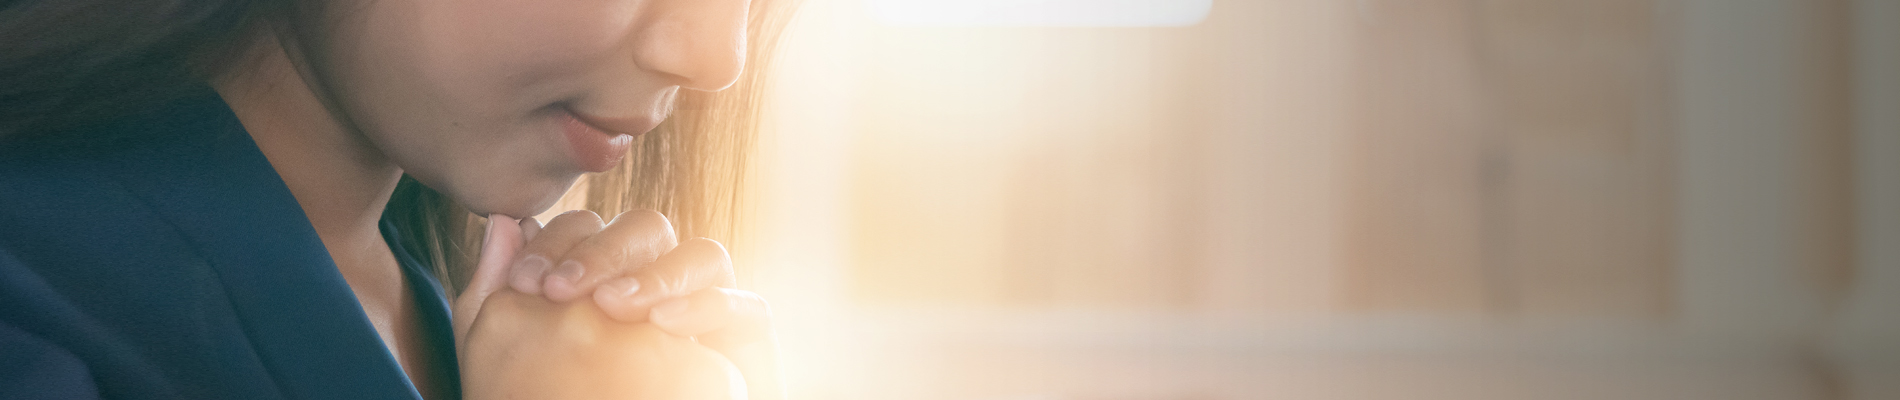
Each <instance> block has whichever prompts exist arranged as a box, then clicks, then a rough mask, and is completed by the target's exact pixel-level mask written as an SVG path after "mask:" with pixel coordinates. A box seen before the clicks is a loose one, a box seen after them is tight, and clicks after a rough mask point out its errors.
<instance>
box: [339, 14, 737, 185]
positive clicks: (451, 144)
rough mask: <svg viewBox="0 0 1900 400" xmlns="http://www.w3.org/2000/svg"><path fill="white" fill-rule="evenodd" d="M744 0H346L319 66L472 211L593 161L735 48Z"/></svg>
mask: <svg viewBox="0 0 1900 400" xmlns="http://www.w3.org/2000/svg"><path fill="white" fill-rule="evenodd" d="M747 6H748V5H747V0H342V1H338V2H335V3H332V4H329V5H327V7H328V8H327V10H326V12H327V13H329V17H328V20H327V22H328V23H329V24H328V25H326V26H325V27H324V31H325V32H326V34H325V35H324V37H322V38H321V39H319V40H321V42H320V43H312V44H314V45H315V46H305V48H309V49H313V50H312V52H313V53H315V54H312V55H313V56H314V57H312V58H310V59H311V60H314V63H315V64H314V65H313V67H314V68H313V69H314V71H315V73H316V75H317V78H318V80H319V81H320V82H321V83H322V84H323V85H324V86H326V87H325V88H324V89H326V90H327V91H328V93H331V94H332V96H334V101H335V102H336V103H337V105H338V106H339V107H340V108H342V110H341V111H342V112H343V114H344V117H345V118H347V119H348V121H347V122H348V123H350V124H353V125H354V126H355V127H356V128H358V129H359V130H361V132H362V133H363V134H364V135H365V136H367V137H368V139H369V140H370V141H371V142H372V143H374V144H375V145H376V146H377V147H378V148H379V149H380V150H382V151H383V153H384V154H385V155H387V156H388V157H389V158H390V159H391V160H393V161H394V162H395V163H396V164H397V165H398V166H400V167H402V168H403V170H404V171H405V172H406V173H408V174H410V175H412V176H415V177H416V178H417V179H419V180H421V181H422V182H423V183H425V184H427V185H429V186H430V187H431V188H434V189H436V190H438V191H441V192H443V193H444V194H447V195H448V196H450V197H452V198H454V199H455V200H456V201H457V202H459V203H461V204H463V205H465V206H467V207H469V208H470V209H471V210H473V211H475V212H476V213H480V214H487V213H501V214H505V215H510V216H515V217H524V216H530V215H533V214H536V213H538V212H540V211H541V210H543V209H546V208H547V207H548V206H549V205H551V204H553V203H554V202H555V201H556V200H558V199H559V198H560V196H561V194H562V193H563V192H565V191H566V190H567V188H568V187H569V186H570V185H572V184H573V182H574V179H575V178H577V177H579V175H580V174H581V173H582V172H586V171H602V170H606V169H608V168H610V167H612V166H614V165H616V164H617V163H618V162H619V160H620V158H621V157H623V156H624V155H625V154H626V153H627V149H628V147H629V146H630V145H631V143H632V141H633V136H634V135H639V134H642V133H645V132H647V131H648V130H651V129H653V127H654V126H655V125H658V124H659V123H660V121H661V120H663V119H665V118H666V116H667V113H668V112H669V111H670V108H671V106H672V103H673V98H674V94H675V93H676V92H677V91H679V90H680V89H682V88H684V89H689V90H708V91H710V90H719V89H722V88H725V87H726V86H728V85H731V84H732V82H733V81H734V80H736V79H737V77H738V75H739V70H740V68H741V67H742V65H743V64H744V61H745V60H744V57H745V56H744V55H745V26H746V13H747Z"/></svg>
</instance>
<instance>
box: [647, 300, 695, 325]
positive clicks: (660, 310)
mask: <svg viewBox="0 0 1900 400" xmlns="http://www.w3.org/2000/svg"><path fill="white" fill-rule="evenodd" d="M689 305H690V304H687V300H686V299H685V298H678V299H673V300H669V301H667V302H665V303H661V304H660V306H658V307H653V316H652V317H651V318H652V319H653V320H654V321H655V322H660V321H672V320H673V319H674V318H678V317H681V316H683V314H684V313H685V312H686V309H687V308H688V306H689Z"/></svg>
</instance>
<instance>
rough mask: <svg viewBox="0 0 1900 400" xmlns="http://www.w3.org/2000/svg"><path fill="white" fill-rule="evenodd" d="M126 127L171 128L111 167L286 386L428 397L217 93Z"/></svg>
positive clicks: (336, 394)
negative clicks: (209, 276) (180, 243)
mask: <svg viewBox="0 0 1900 400" xmlns="http://www.w3.org/2000/svg"><path fill="white" fill-rule="evenodd" d="M127 129H139V130H142V131H144V132H146V134H147V135H150V136H165V137H166V139H165V140H163V142H162V143H155V144H152V145H147V146H138V147H135V148H133V149H130V150H127V155H128V156H127V157H122V158H120V160H123V163H122V164H119V165H117V166H115V167H116V168H111V169H114V170H116V172H118V174H117V177H118V178H119V180H120V181H121V182H122V183H123V184H124V185H125V186H126V187H127V188H128V189H129V190H130V191H131V192H132V193H134V194H135V195H137V196H139V197H141V198H142V199H144V200H145V201H146V202H148V204H149V205H150V206H151V207H152V209H153V210H154V211H155V212H156V213H158V214H159V215H161V216H162V217H163V218H165V219H166V220H168V221H169V222H171V223H172V224H173V225H174V226H176V227H177V229H178V230H179V231H180V232H181V233H183V235H184V236H185V237H187V238H188V239H189V240H191V241H192V242H193V243H194V244H195V245H196V247H197V250H198V251H199V252H200V255H201V256H203V257H204V258H205V259H206V260H207V261H208V262H209V263H210V264H211V265H212V268H213V269H214V270H215V271H216V272H217V274H218V279H219V280H221V281H222V284H223V286H224V289H225V291H226V293H227V295H228V296H229V297H230V299H231V303H232V308H234V309H235V310H236V312H237V314H238V318H239V320H240V321H242V323H243V325H244V327H243V329H244V330H245V332H244V333H245V335H246V336H247V337H249V339H250V341H251V343H252V346H253V347H254V348H255V350H256V351H257V353H258V356H259V359H261V360H262V361H263V363H264V364H265V365H264V367H265V368H266V369H268V370H269V371H270V375H271V376H272V377H273V379H275V380H276V383H277V385H278V387H279V388H281V389H282V390H283V391H284V393H285V394H286V397H288V398H299V399H303V398H336V399H372V398H419V397H420V396H417V395H416V394H415V393H416V391H415V389H414V386H413V385H412V384H410V382H409V379H408V377H407V376H406V375H404V374H403V373H402V369H401V366H400V364H398V363H397V362H396V360H395V357H394V356H392V355H391V354H390V353H389V351H388V350H387V349H386V348H385V347H384V346H383V342H382V340H381V338H380V337H378V336H377V334H376V331H375V329H374V328H373V327H372V326H371V325H370V322H369V319H368V317H366V316H365V315H364V314H363V310H362V307H361V305H359V304H358V303H357V301H356V297H355V295H354V294H353V293H352V292H351V290H350V288H349V285H348V284H347V283H345V282H344V280H343V276H342V275H341V273H339V272H338V271H337V269H336V265H335V263H334V262H333V261H331V259H330V255H329V252H328V251H326V250H325V249H324V247H323V242H322V241H321V240H319V239H318V238H317V234H316V231H315V230H314V229H313V228H311V227H310V222H309V220H308V219H307V218H306V217H305V216H304V214H303V209H302V208H300V207H299V206H298V205H297V200H296V198H294V197H292V196H291V194H290V190H289V189H288V188H286V187H285V186H284V183H283V181H282V180H281V179H280V178H279V177H278V176H277V173H276V170H274V169H272V167H271V166H270V162H269V161H268V160H266V159H265V158H264V155H263V153H261V152H260V151H258V149H257V146H256V144H255V143H253V142H252V141H251V138H250V135H249V134H247V133H245V131H244V129H243V127H242V126H241V125H239V124H238V121H237V117H236V116H235V115H233V114H231V111H230V108H229V107H228V106H226V105H225V104H224V102H223V101H222V100H221V99H220V98H218V97H217V94H216V93H212V92H210V91H209V90H205V93H203V94H201V95H199V96H197V97H194V98H192V99H190V100H188V101H182V102H179V103H176V104H175V106H173V107H171V108H169V109H167V110H165V111H164V112H163V113H161V114H158V115H155V116H154V117H152V118H148V119H144V120H140V121H139V126H136V127H130V128H127ZM174 139H176V140H174ZM141 141H143V140H141Z"/></svg>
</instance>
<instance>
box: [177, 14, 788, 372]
mask: <svg viewBox="0 0 1900 400" xmlns="http://www.w3.org/2000/svg"><path fill="white" fill-rule="evenodd" d="M746 5H747V4H746V2H745V1H744V0H567V1H561V2H556V3H548V2H544V1H530V0H475V1H467V0H457V1H448V0H343V1H337V2H333V3H331V4H330V5H329V9H330V10H332V11H330V12H329V14H326V15H324V18H323V21H322V22H323V24H324V25H325V26H326V29H322V30H319V31H321V32H328V33H326V34H322V35H318V36H316V37H301V38H300V37H299V36H297V35H292V34H285V33H284V32H290V31H291V30H289V29H285V28H284V27H282V26H275V27H272V29H264V30H262V32H260V33H259V34H258V35H257V37H256V40H254V41H253V42H252V43H251V44H250V45H249V46H248V47H246V48H245V49H244V51H243V54H245V55H246V56H245V57H241V59H242V60H245V63H244V64H242V65H240V66H239V67H238V68H232V69H231V72H229V73H227V74H226V75H224V76H220V77H217V78H216V79H214V80H213V81H212V86H213V87H214V88H215V89H216V90H217V91H218V92H219V94H220V95H221V96H222V97H224V99H225V101H226V102H227V103H229V104H230V105H231V107H232V109H233V111H234V112H235V113H236V114H237V116H238V119H239V121H240V122H241V123H242V124H243V125H244V127H245V129H246V130H247V131H249V132H250V134H251V135H252V138H253V139H254V140H255V141H256V142H257V144H258V147H259V149H260V150H262V151H263V153H264V155H265V157H266V158H267V159H269V160H270V163H271V165H272V167H273V168H275V169H276V170H277V172H278V174H279V175H280V176H281V177H282V178H283V180H284V183H285V184H286V186H288V187H289V188H290V191H291V193H292V195H293V196H295V197H296V199H297V202H298V204H299V205H300V206H301V207H302V208H303V210H304V213H305V215H306V216H307V217H308V218H309V219H310V222H311V225H312V226H313V227H314V228H315V229H316V231H317V234H318V236H319V237H320V238H321V239H322V241H323V243H324V246H325V247H326V249H328V250H329V252H330V255H331V258H332V259H333V260H334V261H335V262H336V264H337V268H338V270H339V272H341V273H342V275H343V276H344V278H345V280H346V281H348V283H349V285H350V288H351V289H352V290H353V291H354V293H355V294H356V297H357V299H358V301H359V303H361V304H362V306H363V310H364V313H365V314H366V315H367V316H369V318H370V320H371V322H372V324H373V325H374V326H375V328H376V331H377V333H378V334H379V335H381V337H382V338H383V341H384V343H385V345H387V346H388V347H389V349H390V350H391V352H392V354H394V355H396V358H397V360H398V361H399V362H400V363H401V364H402V366H403V369H404V372H405V373H407V374H408V375H409V376H410V378H411V380H412V381H414V382H416V383H417V386H418V390H419V391H421V392H422V394H423V395H424V396H425V397H431V398H436V397H439V396H438V395H439V394H440V393H444V392H446V390H447V388H444V387H442V385H444V384H446V380H444V379H441V378H439V376H440V375H441V374H442V373H443V371H444V370H446V366H447V363H448V362H451V361H450V360H439V359H431V358H430V357H428V356H427V355H428V354H429V353H430V352H429V351H428V350H429V349H432V348H441V347H446V346H454V347H455V348H456V349H457V354H458V356H459V359H460V361H461V363H462V365H461V367H462V374H463V375H462V377H463V383H464V384H463V388H462V389H463V391H464V395H465V396H467V397H469V398H502V397H504V396H503V395H504V394H515V395H526V396H529V397H533V398H579V397H567V396H568V395H575V396H580V395H582V394H585V395H588V396H597V395H608V396H610V397H618V398H647V397H638V396H641V395H653V394H655V393H660V392H652V391H648V392H638V393H635V392H616V391H626V390H646V389H641V388H647V389H652V388H660V387H666V386H655V385H659V383H655V382H664V383H667V384H670V385H686V386H690V387H681V388H675V389H678V390H679V391H677V393H687V392H693V393H727V394H730V393H729V391H728V392H720V391H719V390H720V389H721V388H723V389H730V388H731V387H732V386H733V385H730V384H729V383H731V382H726V381H727V380H730V379H727V380H722V379H714V378H707V379H669V378H668V377H669V376H673V377H677V376H682V375H681V374H684V375H683V376H707V377H720V376H726V375H721V374H724V373H725V372H726V371H731V370H736V371H738V372H740V373H742V375H743V376H742V377H731V376H727V378H731V379H742V380H743V382H744V383H745V385H741V386H749V387H750V388H751V390H749V391H748V392H749V393H750V395H749V396H750V397H749V398H752V399H769V398H778V397H779V393H780V390H779V389H777V388H778V387H779V386H780V385H779V380H778V371H777V368H776V360H775V359H774V358H773V356H772V354H774V348H773V347H774V344H773V343H774V341H773V340H772V336H771V329H770V323H769V314H770V313H769V310H768V308H767V307H766V306H765V302H764V300H762V299H760V298H759V297H758V296H757V295H755V294H752V293H749V292H744V291H740V290H735V289H732V288H731V286H732V285H731V283H732V279H731V276H732V272H731V268H732V266H731V260H730V257H728V256H727V255H726V253H725V250H724V249H723V247H721V246H719V244H718V243H716V242H712V241H710V240H704V239H694V240H686V241H680V240H678V239H677V238H675V237H674V236H673V232H672V230H671V228H670V224H668V223H666V220H665V217H664V216H660V215H659V214H657V213H652V212H633V213H629V214H627V215H622V216H619V217H618V218H614V219H613V220H611V221H602V220H601V218H599V217H598V216H595V215H593V214H591V213H571V214H567V215H563V216H562V217H560V218H555V219H554V220H552V221H549V224H548V226H547V227H546V228H545V229H544V228H542V227H541V226H540V224H538V223H537V222H536V221H533V220H531V219H530V220H525V221H519V222H516V220H515V219H513V218H510V217H508V216H510V215H513V216H526V215H534V214H536V213H538V212H540V211H541V210H543V209H545V208H547V207H548V206H549V205H551V204H552V203H553V202H554V201H555V200H556V199H558V198H559V197H560V196H561V194H563V192H565V191H566V190H567V189H568V187H569V186H571V185H572V183H573V181H574V179H575V178H576V177H578V176H579V175H580V174H581V173H582V172H583V168H585V166H584V164H586V163H585V162H584V161H580V160H576V159H575V158H574V156H572V154H571V151H570V150H569V148H568V145H567V142H566V140H567V139H566V137H565V136H564V134H563V132H564V131H563V126H564V124H568V123H572V122H573V121H575V120H570V119H568V118H569V117H570V116H573V115H579V116H583V117H587V118H583V120H585V121H587V122H588V123H589V125H593V126H592V127H593V128H598V130H600V131H609V132H620V133H629V134H638V133H644V132H645V131H646V130H649V129H651V127H652V125H653V124H657V123H658V122H659V120H660V119H663V118H664V117H665V115H666V113H667V112H668V111H669V110H670V108H671V106H672V99H673V96H674V95H675V94H676V93H677V92H678V91H679V90H719V89H722V88H724V87H726V86H728V85H730V84H731V83H732V82H733V81H734V80H735V79H736V78H737V75H738V72H739V70H740V68H742V66H743V62H744V60H743V56H742V55H743V54H744V46H745V44H744V37H745V32H744V26H745V18H746V12H747V10H746ZM319 88H321V89H319ZM602 134H608V135H611V134H610V133H602ZM404 173H408V174H410V175H412V176H415V177H416V178H417V179H419V180H421V181H422V182H423V183H424V184H426V185H428V186H429V187H431V188H434V189H436V190H438V191H440V192H442V193H444V194H446V195H448V196H450V197H451V198H453V199H454V200H455V201H457V202H458V203H460V204H463V205H464V206H466V207H468V208H470V209H471V210H472V211H474V212H476V213H478V214H483V215H488V216H490V217H491V218H490V221H491V224H490V226H489V231H488V233H487V235H488V240H486V241H485V242H484V243H485V244H484V248H483V256H482V259H481V260H480V262H478V268H477V273H476V275H477V279H476V280H475V283H471V285H470V288H469V289H467V290H465V291H464V294H463V295H462V296H461V297H459V298H457V299H455V305H454V307H455V310H454V314H455V315H454V320H455V321H454V323H455V326H456V332H457V334H456V337H457V339H456V340H457V341H456V343H431V342H430V341H429V340H428V339H427V337H426V336H424V335H422V334H421V329H420V322H419V321H420V319H419V318H420V316H419V313H418V311H417V310H416V309H415V307H414V294H413V293H410V292H409V291H408V290H407V286H406V285H405V283H404V282H403V279H404V278H403V277H402V274H401V273H400V270H399V269H398V267H397V264H396V261H395V258H394V257H393V255H392V254H391V253H390V251H389V249H388V248H387V247H386V246H385V245H384V243H383V240H382V237H381V233H380V231H379V230H378V229H377V221H378V218H379V216H380V215H381V213H382V211H383V209H384V207H385V206H386V205H387V203H388V201H389V198H390V194H391V193H392V192H393V190H394V188H395V186H396V183H397V181H398V180H399V178H400V177H401V176H402V175H403V174H404ZM534 260H539V261H534ZM564 266H565V267H564ZM517 270H522V271H525V272H517ZM551 272H558V273H557V274H554V275H553V276H555V277H553V278H545V277H544V276H546V275H548V274H549V273H551ZM483 277H488V278H483ZM512 282H520V283H521V284H520V285H513V284H511V283H512ZM491 299H492V300H494V303H493V304H492V305H491V304H490V303H489V302H488V301H489V300H491ZM588 300H592V301H588ZM477 321H481V322H477ZM549 327H557V328H559V329H552V330H548V329H550V328H549ZM573 332H586V333H588V334H572V333H573ZM686 338H691V339H690V340H688V339H686ZM497 354H500V355H506V356H496V355H497ZM572 354H593V355H615V356H613V357H607V358H604V359H577V358H574V357H560V355H572ZM648 356H651V357H652V358H651V359H648V360H647V361H653V360H659V362H660V363H659V364H639V362H643V361H640V360H642V357H648ZM601 357H605V356H601ZM707 357H713V358H717V360H712V359H708V358H707ZM627 358H632V359H635V360H629V359H627ZM655 365H664V366H668V368H660V367H656V366H655ZM607 366H615V367H611V368H609V367H607ZM555 377H558V378H559V379H558V381H562V382H649V383H653V384H652V385H644V386H642V385H635V387H631V388H630V387H627V386H626V385H619V386H615V385H597V386H587V387H590V388H592V389H590V391H589V392H588V393H569V392H562V391H561V390H563V389H562V388H564V387H571V385H570V386H548V385H547V384H546V382H555V381H557V379H554V378H555ZM693 385H699V386H707V387H697V386H693ZM708 385H710V386H708ZM711 386H718V387H714V388H708V387H711ZM689 389H690V390H689ZM504 390H505V391H507V392H506V393H502V391H504ZM668 390H673V389H668ZM695 390H697V391H695ZM669 393H671V392H669ZM581 397H586V396H581Z"/></svg>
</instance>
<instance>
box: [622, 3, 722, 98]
mask: <svg viewBox="0 0 1900 400" xmlns="http://www.w3.org/2000/svg"><path fill="white" fill-rule="evenodd" d="M747 3H749V1H747V0H659V1H655V2H654V3H652V4H653V6H654V8H653V9H650V11H651V14H649V15H650V18H651V19H649V20H648V21H647V22H648V23H647V24H645V25H646V27H645V28H644V29H642V30H641V31H640V33H639V35H640V37H639V40H636V41H635V46H638V47H637V48H636V49H635V51H634V62H635V63H637V64H639V65H640V66H641V67H642V68H644V69H647V70H649V71H652V72H654V73H657V74H660V75H664V76H667V77H669V78H671V79H673V80H674V81H675V83H676V84H678V85H679V86H680V87H684V88H687V89H694V90H704V91H718V90H722V89H725V88H726V87H729V86H732V84H733V83H734V82H736V81H738V80H739V73H740V72H741V71H742V70H743V69H744V68H745V60H746V18H747V8H748V4H747Z"/></svg>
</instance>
